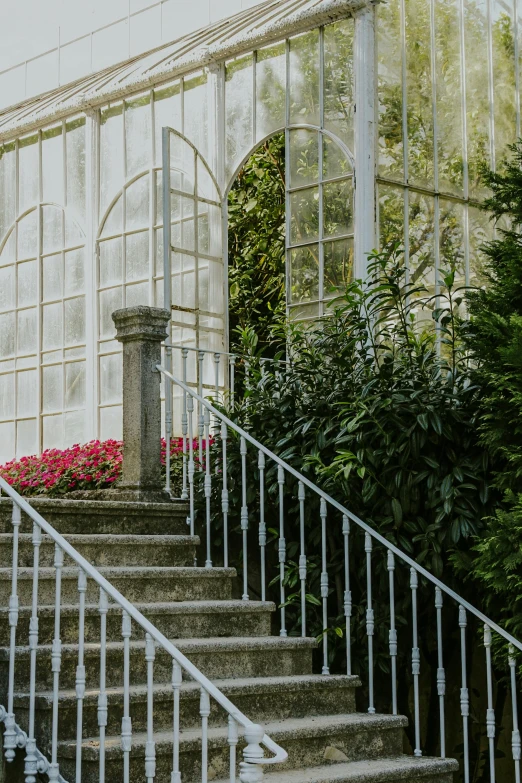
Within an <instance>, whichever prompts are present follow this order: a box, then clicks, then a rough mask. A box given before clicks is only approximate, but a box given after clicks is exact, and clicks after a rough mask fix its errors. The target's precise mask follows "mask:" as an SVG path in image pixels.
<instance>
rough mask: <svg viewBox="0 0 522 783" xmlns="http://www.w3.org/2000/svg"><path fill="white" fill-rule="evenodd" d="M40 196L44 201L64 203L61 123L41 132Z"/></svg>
mask: <svg viewBox="0 0 522 783" xmlns="http://www.w3.org/2000/svg"><path fill="white" fill-rule="evenodd" d="M42 196H43V200H44V201H50V202H54V203H55V204H63V203H64V192H63V141H62V126H61V125H59V126H58V127H56V128H51V129H50V130H45V131H43V132H42Z"/></svg>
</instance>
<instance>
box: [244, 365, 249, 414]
mask: <svg viewBox="0 0 522 783" xmlns="http://www.w3.org/2000/svg"><path fill="white" fill-rule="evenodd" d="M245 391H246V392H248V391H250V362H249V361H247V359H245ZM249 402H250V400H249V398H248V395H246V404H247V405H248V404H249Z"/></svg>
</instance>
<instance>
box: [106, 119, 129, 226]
mask: <svg viewBox="0 0 522 783" xmlns="http://www.w3.org/2000/svg"><path fill="white" fill-rule="evenodd" d="M123 151H124V150H123V107H122V105H121V104H119V105H116V106H111V108H110V109H105V110H104V111H102V112H101V118H100V213H101V214H103V213H104V212H105V210H106V209H107V207H108V206H109V203H110V201H111V200H112V199H113V198H114V197H115V195H116V193H117V192H118V190H120V188H121V187H122V185H123V177H124V173H123V172H124V168H123Z"/></svg>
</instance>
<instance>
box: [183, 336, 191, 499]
mask: <svg viewBox="0 0 522 783" xmlns="http://www.w3.org/2000/svg"><path fill="white" fill-rule="evenodd" d="M188 353H189V352H188V350H187V348H182V350H181V357H182V363H183V383H184V384H185V386H186V385H187V359H188ZM187 435H188V412H187V392H186V391H185V389H183V413H182V414H181V436H182V438H181V439H182V444H181V445H182V448H183V488H182V490H181V499H182V500H188V489H187V480H188V475H187Z"/></svg>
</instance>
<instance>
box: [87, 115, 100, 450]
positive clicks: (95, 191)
mask: <svg viewBox="0 0 522 783" xmlns="http://www.w3.org/2000/svg"><path fill="white" fill-rule="evenodd" d="M99 116H100V115H99V112H98V111H93V112H91V113H89V114H86V116H85V202H86V216H85V217H86V220H85V222H86V226H85V250H84V269H85V289H84V295H85V339H86V350H85V363H86V364H85V371H86V372H85V374H86V377H87V378H89V377H91V378H92V379H93V383H86V384H85V409H86V422H87V427H86V429H87V432H86V436H87V437H88V438H89V439H90V438H97V437H98V436H99V421H98V402H99V389H98V376H99V367H98V324H99V319H98V243H97V241H96V235H97V227H98V209H99V188H100V168H99V143H98V141H99Z"/></svg>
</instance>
